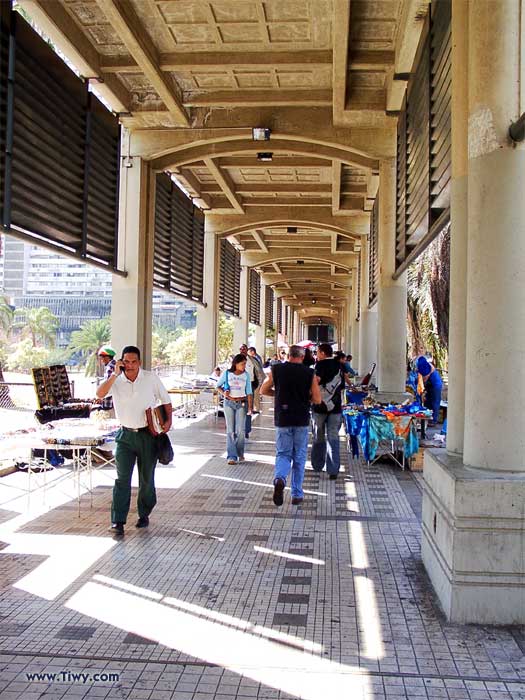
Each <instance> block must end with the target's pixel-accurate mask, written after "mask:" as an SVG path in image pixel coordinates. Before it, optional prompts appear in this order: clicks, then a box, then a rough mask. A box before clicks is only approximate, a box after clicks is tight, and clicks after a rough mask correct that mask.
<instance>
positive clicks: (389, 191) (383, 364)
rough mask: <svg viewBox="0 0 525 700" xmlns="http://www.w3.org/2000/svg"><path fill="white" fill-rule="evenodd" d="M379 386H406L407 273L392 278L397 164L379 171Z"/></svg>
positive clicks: (395, 389) (391, 388)
mask: <svg viewBox="0 0 525 700" xmlns="http://www.w3.org/2000/svg"><path fill="white" fill-rule="evenodd" d="M378 251H379V252H378V254H379V289H378V305H377V306H378V332H377V349H378V362H377V365H378V375H377V377H378V386H379V390H380V391H388V392H402V391H404V390H405V385H406V342H407V330H406V317H407V283H406V273H403V274H402V275H401V276H400V277H399V278H398V279H396V280H394V279H392V275H393V274H394V272H395V267H396V164H395V160H383V161H382V162H381V165H380V168H379V245H378Z"/></svg>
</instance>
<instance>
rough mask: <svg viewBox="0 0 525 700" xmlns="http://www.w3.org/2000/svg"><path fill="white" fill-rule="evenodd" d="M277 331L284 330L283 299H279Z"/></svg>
mask: <svg viewBox="0 0 525 700" xmlns="http://www.w3.org/2000/svg"><path fill="white" fill-rule="evenodd" d="M277 332H278V333H282V332H283V302H282V299H280V298H279V299H277Z"/></svg>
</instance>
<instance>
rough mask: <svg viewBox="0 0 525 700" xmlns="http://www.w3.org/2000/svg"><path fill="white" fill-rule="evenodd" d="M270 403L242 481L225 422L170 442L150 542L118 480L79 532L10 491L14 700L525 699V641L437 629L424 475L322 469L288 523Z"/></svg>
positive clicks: (0, 664) (99, 491)
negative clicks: (275, 472)
mask: <svg viewBox="0 0 525 700" xmlns="http://www.w3.org/2000/svg"><path fill="white" fill-rule="evenodd" d="M270 407H271V404H270V402H268V401H266V403H264V404H263V408H264V410H263V415H261V416H258V418H257V419H256V421H255V422H254V427H253V432H252V437H253V438H254V439H253V440H250V442H249V443H248V451H247V455H246V457H247V461H246V462H245V463H244V464H241V465H238V466H234V467H232V466H227V465H226V462H225V458H224V446H225V438H224V425H223V419H221V418H219V419H218V420H216V419H215V418H214V417H213V416H209V417H206V418H204V419H203V420H202V421H200V422H195V423H193V424H192V425H191V426H190V427H188V428H187V429H184V430H177V429H175V430H174V431H173V432H172V438H173V442H174V444H175V447H176V457H175V466H173V467H172V466H169V467H159V469H158V478H157V481H158V496H159V503H158V506H157V508H156V509H155V511H154V513H153V517H152V523H151V526H150V528H149V530H136V529H135V528H134V527H133V524H134V517H133V515H132V519H131V520H130V521H129V522H128V528H127V531H126V537H125V538H124V540H121V541H115V540H113V539H112V538H111V536H110V534H109V533H108V531H107V527H108V524H109V508H110V500H111V485H112V473H111V472H110V471H103V470H101V471H99V472H97V474H96V487H95V491H94V499H93V506H92V508H90V503H89V496H88V495H87V494H86V495H84V496H83V498H82V507H81V515H80V518H77V504H76V502H75V501H74V500H71V499H69V500H67V499H64V498H63V499H62V500H63V502H62V503H61V504H58V502H57V505H56V507H54V508H52V509H51V510H49V511H44V510H43V509H42V510H41V511H40V512H38V511H37V512H36V513H35V515H34V516H28V515H27V514H24V513H22V512H20V511H21V510H22V509H21V508H19V509H18V511H17V510H15V509H14V506H13V505H11V507H10V509H7V506H6V505H5V500H6V499H5V497H4V494H2V495H3V497H2V502H3V503H4V505H3V506H2V510H0V520H1V522H2V524H1V525H0V532H1V536H0V540H1V541H2V542H3V543H5V544H3V550H2V551H0V561H1V567H0V571H1V574H0V577H1V585H2V596H1V603H0V605H1V608H0V620H1V622H0V652H1V655H0V697H1V698H2V700H18V699H22V698H24V700H28V699H32V698H35V699H36V698H43V697H45V698H53V699H55V698H62V697H67V698H69V697H75V698H82V697H94V698H119V699H120V698H128V697H129V698H133V699H134V700H146V699H148V700H160V699H161V698H174V699H175V700H211V699H212V698H223V699H224V700H233V699H235V700H237V699H239V700H240V699H241V698H245V699H248V698H305V699H307V700H342V699H343V698H348V699H351V700H358V699H359V698H369V699H370V700H372V698H373V699H374V700H383V699H386V700H394V699H395V698H427V697H428V698H451V699H454V700H511V699H512V700H521V699H523V698H525V629H523V628H517V627H513V628H511V627H499V628H498V627H487V626H484V627H481V626H475V625H468V626H466V625H465V626H463V625H458V624H451V623H447V622H446V620H445V619H444V617H443V615H442V614H441V613H440V610H439V607H438V604H437V599H436V597H435V595H434V593H433V592H432V589H431V586H430V583H429V580H428V578H427V575H426V573H425V571H424V569H423V565H422V562H421V554H420V539H421V523H420V512H421V491H420V483H419V482H420V479H419V476H418V475H416V474H413V473H410V472H402V471H401V470H399V469H396V468H394V467H392V466H389V465H387V464H376V465H374V466H373V467H366V466H365V465H364V464H363V463H362V462H361V461H358V460H351V459H350V460H349V459H348V458H347V457H346V456H344V460H343V461H344V474H341V475H340V476H339V479H338V480H337V481H335V482H333V481H329V480H328V479H327V478H326V475H320V476H319V475H317V474H314V473H313V472H312V471H311V470H308V471H307V477H306V482H305V486H306V499H305V503H304V506H303V507H300V508H297V507H294V506H292V505H291V504H290V499H289V494H288V497H287V498H286V500H285V504H284V506H283V507H282V508H280V509H278V508H276V507H275V506H274V505H273V503H272V486H271V484H272V455H273V445H274V431H273V425H272V415H271V408H270ZM343 452H344V451H343ZM2 488H4V487H3V486H2ZM49 498H50V499H51V500H52V497H51V495H50V494H49ZM33 507H36V500H35V502H34V503H33ZM27 673H50V674H51V673H55V674H57V675H56V677H55V680H54V681H51V680H50V678H49V677H47V678H46V679H40V680H36V679H35V680H33V681H31V682H30V681H28V680H27V676H26V674H27ZM73 674H78V676H77V677H76V679H75V676H73ZM82 674H88V675H87V676H83V675H82ZM95 674H99V676H98V677H99V678H100V680H96V679H95ZM103 674H117V675H118V679H113V680H109V679H108V678H107V676H104V675H103Z"/></svg>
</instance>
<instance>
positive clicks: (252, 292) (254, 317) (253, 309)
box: [248, 268, 261, 325]
mask: <svg viewBox="0 0 525 700" xmlns="http://www.w3.org/2000/svg"><path fill="white" fill-rule="evenodd" d="M248 301H249V304H248V306H249V310H248V320H249V322H250V323H255V324H257V325H260V323H261V278H260V276H259V274H258V273H257V272H256V271H255V270H254V269H252V268H250V278H249V285H248Z"/></svg>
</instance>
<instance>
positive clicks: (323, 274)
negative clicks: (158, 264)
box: [20, 0, 428, 317]
mask: <svg viewBox="0 0 525 700" xmlns="http://www.w3.org/2000/svg"><path fill="white" fill-rule="evenodd" d="M20 4H21V5H22V6H23V7H24V8H25V9H26V10H27V12H28V13H29V14H30V15H31V16H33V18H34V19H35V21H36V22H37V23H38V24H39V25H40V26H41V27H42V29H43V30H44V31H45V33H46V34H48V36H50V38H51V39H52V40H53V42H54V43H56V45H57V46H58V48H59V49H60V50H61V51H62V52H63V53H64V54H65V55H66V56H67V57H68V58H69V59H70V60H71V61H72V62H73V63H74V64H75V65H76V67H77V68H78V69H79V70H80V72H81V73H82V74H83V75H84V76H85V77H86V78H89V79H90V80H91V82H92V83H93V87H94V88H95V89H96V90H97V92H98V93H100V94H101V95H102V96H103V97H104V98H105V99H106V100H107V101H108V102H109V104H110V105H111V106H112V108H113V109H114V110H115V111H118V112H119V113H120V114H121V122H122V123H123V124H124V125H125V126H126V127H127V128H128V129H129V131H130V137H129V142H128V148H129V153H130V154H131V155H140V156H142V157H144V158H146V159H147V160H149V161H150V162H151V163H152V166H153V167H154V168H155V169H157V170H159V171H160V170H164V171H168V172H170V173H171V174H172V177H173V178H174V179H176V180H177V181H178V182H179V183H180V184H181V185H182V187H183V188H184V189H185V190H186V191H187V192H188V193H189V194H190V195H191V196H192V197H193V198H194V201H195V202H196V203H197V204H198V205H199V206H200V207H202V208H203V209H205V210H207V212H208V215H211V216H213V218H215V217H217V218H218V219H219V218H220V217H223V218H224V219H225V220H227V223H225V224H224V225H223V226H222V231H221V235H223V236H225V237H228V239H229V240H230V241H231V242H232V243H233V244H234V245H235V246H236V247H237V248H238V249H239V250H241V252H242V254H243V256H244V261H245V262H246V264H248V265H250V266H253V267H255V268H256V269H258V270H259V271H260V272H261V274H262V275H263V279H264V281H265V282H267V283H268V284H272V286H274V289H275V290H276V291H277V292H278V293H279V294H280V295H281V296H283V297H284V298H285V299H286V300H287V301H289V303H291V304H292V305H294V306H297V307H298V308H300V309H301V310H302V313H303V315H304V316H305V317H306V316H307V315H308V314H310V313H314V314H315V313H316V308H317V307H316V304H322V306H323V307H325V308H326V309H330V308H335V309H337V308H341V306H343V305H344V304H345V303H346V302H347V300H348V298H349V296H348V295H349V293H350V290H351V287H352V272H351V271H352V269H354V271H355V269H356V268H357V259H358V256H359V251H360V247H361V242H360V238H361V237H362V236H363V235H364V234H366V233H367V230H368V218H369V212H370V210H371V208H372V206H373V202H374V199H375V197H376V194H377V190H378V184H379V177H378V175H379V162H380V159H381V158H390V157H392V156H394V154H395V127H396V116H397V110H399V109H400V107H401V100H402V97H403V93H404V88H405V86H406V79H407V77H408V73H410V71H411V70H412V66H413V62H414V56H415V53H416V50H417V45H418V41H419V36H420V33H421V30H422V27H423V23H424V20H425V17H426V14H427V12H428V1H416V0H351V1H350V0H210V1H205V0H20ZM252 127H267V128H269V129H271V137H270V140H269V141H264V142H261V141H253V140H252V132H251V130H252ZM262 152H266V153H270V154H272V156H271V160H266V161H264V160H261V159H260V156H259V157H258V153H262ZM294 229H295V230H294ZM354 274H355V273H354ZM354 281H355V280H354Z"/></svg>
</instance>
